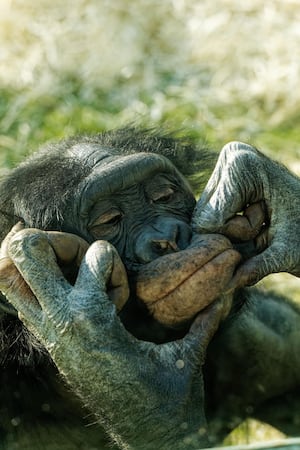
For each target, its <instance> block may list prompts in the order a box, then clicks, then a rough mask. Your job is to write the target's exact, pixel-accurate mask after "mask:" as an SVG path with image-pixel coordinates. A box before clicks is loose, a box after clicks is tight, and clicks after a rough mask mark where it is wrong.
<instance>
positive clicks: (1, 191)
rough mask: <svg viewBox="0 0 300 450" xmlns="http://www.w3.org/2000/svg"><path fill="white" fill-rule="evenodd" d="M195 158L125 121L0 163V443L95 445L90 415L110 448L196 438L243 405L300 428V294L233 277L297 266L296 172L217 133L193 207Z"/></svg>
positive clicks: (237, 416) (218, 436)
mask: <svg viewBox="0 0 300 450" xmlns="http://www.w3.org/2000/svg"><path fill="white" fill-rule="evenodd" d="M209 166H212V160H211V158H210V156H209V154H208V153H207V152H205V151H204V150H201V149H197V148H195V147H194V146H193V145H192V144H190V143H189V142H188V141H185V140H176V139H173V138H171V137H168V136H162V137H161V136H157V135H155V134H154V133H152V132H145V131H137V130H135V129H125V130H119V131H113V132H108V133H104V134H101V135H98V136H94V137H85V138H78V139H71V140H68V141H64V142H62V143H60V144H57V145H51V146H49V147H47V148H46V149H43V150H41V151H40V152H38V153H37V154H36V155H34V156H32V157H31V158H30V159H29V160H28V161H26V162H25V163H23V164H21V165H20V166H19V167H17V168H16V169H15V170H13V171H12V172H11V173H10V174H8V175H7V176H6V177H5V178H4V179H3V181H2V184H1V186H0V211H1V234H2V245H1V254H0V288H1V291H2V292H3V298H2V300H1V318H0V320H1V322H0V327H1V328H0V333H1V340H0V342H1V349H0V358H1V365H2V368H1V377H2V379H1V386H2V388H1V400H2V403H1V416H2V417H1V436H2V442H1V445H2V446H1V448H3V449H9V450H14V449H17V448H22V449H31V448H43V449H47V450H58V449H64V450H65V449H70V450H71V449H72V450H73V449H85V450H92V449H96V448H97V449H101V448H105V445H106V444H105V438H104V437H103V434H102V430H104V431H105V432H106V434H107V436H108V439H110V441H111V442H113V443H114V445H116V446H117V447H118V448H123V449H130V448H132V449H137V450H140V449H141V450H142V449H145V450H147V449H157V448H159V449H162V450H164V449H193V448H194V449H195V448H204V447H207V446H209V445H213V444H214V443H215V442H220V441H221V440H222V438H223V437H224V436H225V435H226V434H227V433H229V432H230V430H231V429H232V428H234V427H235V426H236V425H237V424H238V423H240V422H241V421H242V420H243V419H244V418H245V417H247V416H249V414H251V415H252V416H257V417H259V418H260V419H263V420H265V421H269V422H270V423H272V424H273V425H274V426H277V427H279V428H281V429H282V430H284V431H285V432H286V433H287V434H293V433H297V432H299V422H297V420H298V421H299V417H296V416H295V414H294V413H293V411H297V407H298V406H299V405H297V401H298V399H299V395H297V394H299V388H300V327H299V319H300V312H299V309H298V307H296V306H295V305H294V304H292V303H290V302H288V301H286V300H284V299H282V298H279V297H277V296H276V295H274V294H266V293H262V292H259V291H258V290H257V289H256V288H247V287H245V286H248V285H250V284H253V283H255V282H256V281H257V280H258V279H260V278H262V277H263V276H265V275H267V274H268V273H271V272H278V271H287V272H290V273H292V274H294V275H296V276H299V274H300V251H299V250H300V237H299V236H300V234H299V228H300V212H299V211H300V208H299V206H300V195H299V194H300V182H299V179H298V178H297V177H295V176H294V175H292V174H291V173H290V172H289V171H288V170H287V169H285V168H283V167H282V166H279V165H278V164H277V163H275V162H273V161H271V160H270V159H268V158H266V157H265V156H263V155H262V154H261V153H259V152H258V151H257V150H256V149H254V148H253V147H250V146H247V145H245V144H241V143H231V144H228V145H227V146H225V147H224V149H223V150H222V152H221V154H220V157H219V160H218V162H217V165H216V167H215V169H214V171H213V173H212V176H211V178H210V180H209V182H208V184H207V186H206V188H205V189H204V191H203V195H202V196H201V197H200V200H199V202H198V204H197V206H196V208H195V205H196V202H195V199H194V196H193V194H192V191H191V188H190V187H189V184H188V181H187V179H191V180H192V181H194V182H195V180H196V184H197V183H198V182H199V183H200V181H198V178H197V179H196V178H195V174H196V173H197V174H198V173H201V169H202V171H203V173H205V172H206V170H207V168H208V167H209ZM211 169H212V167H211ZM274 401H276V402H277V404H280V405H281V409H280V411H282V414H278V413H277V414H270V411H271V412H272V410H271V409H270V404H272V402H274ZM293 408H294V409H293ZM91 423H92V424H93V425H92V426H89V427H87V426H86V425H87V424H91Z"/></svg>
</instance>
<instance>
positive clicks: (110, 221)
mask: <svg viewBox="0 0 300 450" xmlns="http://www.w3.org/2000/svg"><path fill="white" fill-rule="evenodd" d="M122 219H123V214H122V213H121V212H120V211H118V210H111V211H108V212H107V213H105V214H102V215H101V216H99V217H98V218H97V219H96V220H95V221H94V222H93V223H92V225H91V227H96V226H101V225H111V226H114V225H117V224H118V223H119V222H120V221H121V220H122Z"/></svg>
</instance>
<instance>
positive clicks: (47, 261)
mask: <svg viewBox="0 0 300 450" xmlns="http://www.w3.org/2000/svg"><path fill="white" fill-rule="evenodd" d="M8 251H9V255H10V257H11V259H12V261H13V263H14V264H15V265H16V267H17V269H18V271H19V272H20V274H21V276H22V278H23V279H24V280H25V282H26V284H27V285H28V286H29V288H30V289H31V291H32V292H33V294H34V296H35V297H36V298H37V299H38V302H39V304H40V305H41V307H42V309H43V310H44V311H45V312H47V314H50V315H51V316H54V315H55V314H56V313H59V311H60V310H61V309H63V308H64V307H65V305H64V304H63V299H64V298H66V296H67V294H68V292H69V291H70V289H71V286H70V285H69V283H68V282H67V281H66V280H65V278H64V277H63V274H62V272H61V270H60V268H59V267H58V265H57V261H56V255H55V253H54V250H53V248H52V247H51V245H50V244H49V241H48V236H47V233H45V232H43V231H40V230H33V229H24V230H23V231H20V232H19V233H17V234H16V235H15V236H14V237H13V238H12V240H11V242H10V245H9V248H8Z"/></svg>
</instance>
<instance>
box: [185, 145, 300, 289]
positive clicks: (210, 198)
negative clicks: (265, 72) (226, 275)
mask: <svg viewBox="0 0 300 450" xmlns="http://www.w3.org/2000/svg"><path fill="white" fill-rule="evenodd" d="M259 203H260V204H263V205H264V209H265V220H266V222H267V224H266V225H267V226H265V227H264V228H263V229H262V230H261V231H260V227H261V218H262V217H263V214H262V211H259V209H258V211H257V213H256V214H254V217H251V216H249V214H247V213H246V214H244V216H243V217H241V216H236V217H234V216H235V215H236V213H238V212H240V211H243V210H244V208H245V206H246V205H247V204H255V205H256V208H257V205H258V204H259ZM261 209H262V208H261ZM299 211H300V182H299V178H297V177H296V176H295V175H293V174H291V173H290V172H289V171H288V170H287V169H286V168H285V167H283V166H281V165H279V164H278V163H276V162H274V161H271V160H270V159H268V158H266V157H265V156H264V155H262V154H261V153H260V152H258V151H257V150H256V149H255V148H254V147H251V146H250V145H247V144H243V143H240V142H231V143H229V144H227V145H226V146H225V147H224V148H223V150H222V152H221V154H220V157H219V160H218V163H217V165H216V167H215V169H214V172H213V174H212V176H211V178H210V180H209V182H208V184H207V186H206V188H205V190H204V192H203V193H202V195H201V199H200V201H199V203H198V205H197V208H196V210H195V213H194V218H193V225H194V228H195V230H196V231H197V232H199V233H207V232H209V233H211V232H218V233H222V234H225V235H226V236H228V237H229V238H230V239H238V240H247V239H251V238H255V244H256V248H257V252H259V253H260V254H258V255H256V256H255V257H253V258H251V259H249V261H247V262H246V263H245V264H243V265H242V266H241V268H240V270H239V271H238V272H237V279H238V282H237V284H235V287H236V286H237V285H240V286H243V285H251V284H254V283H256V282H257V281H259V280H260V279H262V278H263V277H265V276H266V275H268V274H270V273H275V272H289V273H291V274H293V275H296V276H300V233H299V231H300V214H299ZM256 221H257V222H256ZM257 225H258V228H257ZM258 231H260V232H259V233H258V235H257V236H253V233H257V232H258ZM291 244H292V245H291ZM264 249H265V251H263V252H262V250H264Z"/></svg>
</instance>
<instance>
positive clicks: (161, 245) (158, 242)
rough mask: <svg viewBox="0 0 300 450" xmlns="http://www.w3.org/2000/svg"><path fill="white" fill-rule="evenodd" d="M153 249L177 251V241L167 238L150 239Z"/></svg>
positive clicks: (162, 251) (161, 251)
mask: <svg viewBox="0 0 300 450" xmlns="http://www.w3.org/2000/svg"><path fill="white" fill-rule="evenodd" d="M152 245H153V249H154V250H156V251H158V252H160V253H166V252H178V251H179V247H178V245H177V243H176V242H175V241H173V240H169V239H152Z"/></svg>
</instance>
